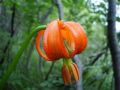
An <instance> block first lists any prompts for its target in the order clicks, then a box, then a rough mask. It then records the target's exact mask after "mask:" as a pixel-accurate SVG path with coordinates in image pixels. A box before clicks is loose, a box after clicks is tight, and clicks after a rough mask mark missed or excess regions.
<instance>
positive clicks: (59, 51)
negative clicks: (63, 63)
mask: <svg viewBox="0 0 120 90" xmlns="http://www.w3.org/2000/svg"><path fill="white" fill-rule="evenodd" d="M43 38H44V41H43V46H44V49H45V52H46V54H47V56H48V57H49V58H50V59H53V60H56V59H59V58H63V57H64V56H66V57H69V54H68V52H67V50H66V48H65V46H64V40H63V38H62V36H61V32H60V28H59V25H58V21H57V20H55V21H52V22H51V23H50V24H49V25H48V26H47V28H46V30H45V34H44V37H43Z"/></svg>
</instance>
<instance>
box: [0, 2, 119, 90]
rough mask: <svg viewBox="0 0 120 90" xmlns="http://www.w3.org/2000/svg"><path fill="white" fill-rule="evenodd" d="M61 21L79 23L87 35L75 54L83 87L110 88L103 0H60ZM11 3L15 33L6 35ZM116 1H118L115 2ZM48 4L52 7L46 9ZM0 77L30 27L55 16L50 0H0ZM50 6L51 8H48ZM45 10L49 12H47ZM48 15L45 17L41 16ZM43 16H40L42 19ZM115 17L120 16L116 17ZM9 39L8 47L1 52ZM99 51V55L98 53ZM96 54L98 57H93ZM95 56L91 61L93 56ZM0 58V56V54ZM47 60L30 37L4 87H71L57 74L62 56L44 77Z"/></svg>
mask: <svg viewBox="0 0 120 90" xmlns="http://www.w3.org/2000/svg"><path fill="white" fill-rule="evenodd" d="M62 3H63V9H64V20H65V21H76V22H78V23H80V24H81V25H83V27H84V28H85V31H86V33H87V36H88V46H87V49H86V50H85V51H84V52H83V53H82V54H80V55H79V57H80V59H81V61H82V64H83V66H84V67H83V88H84V90H112V89H113V88H114V86H113V83H114V81H113V71H112V63H111V57H110V52H109V50H108V48H107V40H106V25H107V24H106V23H107V17H106V15H107V6H106V5H107V2H106V0H105V1H104V0H103V2H101V3H99V4H98V5H96V4H95V3H92V0H62ZM14 4H15V8H16V11H15V23H14V30H15V34H14V36H13V37H10V33H11V32H10V27H11V26H10V25H11V24H10V20H11V14H12V9H11V7H13V5H14ZM119 4H120V2H118V5H119ZM51 7H52V9H50V8H51ZM0 8H1V13H0V14H1V17H0V20H1V21H0V22H1V23H0V26H1V28H0V41H1V44H0V57H5V58H4V63H3V64H2V65H0V77H2V75H3V73H4V71H5V70H6V68H7V67H8V65H9V64H10V63H11V62H12V59H13V57H14V55H15V54H16V53H17V51H18V49H19V48H20V46H21V43H22V42H23V41H24V40H25V39H26V37H27V36H28V35H29V34H30V32H31V30H32V28H33V27H35V26H37V25H42V24H47V23H49V22H50V21H52V20H54V19H57V18H58V10H57V7H56V6H55V4H54V1H52V0H3V1H2V3H0ZM50 10H51V11H50ZM48 11H49V13H47V12H48ZM46 14H47V15H48V16H47V17H46V18H44V16H46ZM43 18H44V20H43ZM117 18H118V19H117V20H118V21H120V20H119V18H120V17H117ZM9 39H10V44H9V48H8V50H7V52H6V53H3V50H4V47H5V46H6V44H7V42H8V41H9ZM100 53H101V56H99V54H100ZM97 57H98V58H97ZM96 58H97V60H96V61H95V62H94V63H92V62H93V61H94V60H95V59H96ZM0 59H1V58H0ZM51 64H52V63H51V62H46V61H44V60H43V59H42V58H41V57H40V56H39V55H38V53H37V52H36V49H35V45H34V39H33V40H32V42H31V43H30V44H29V46H28V47H27V49H26V50H25V52H24V54H23V55H22V57H21V58H20V60H19V64H18V65H17V68H16V70H15V71H14V72H13V73H12V75H11V76H10V78H9V80H8V82H7V83H6V85H5V88H4V89H5V90H75V86H74V84H73V85H72V86H65V85H64V84H63V80H62V76H61V66H62V60H59V61H56V62H55V65H54V67H53V70H52V72H51V73H50V75H49V77H48V79H47V80H45V78H46V75H47V73H48V71H49V68H50V67H51Z"/></svg>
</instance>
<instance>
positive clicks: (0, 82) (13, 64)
mask: <svg viewBox="0 0 120 90" xmlns="http://www.w3.org/2000/svg"><path fill="white" fill-rule="evenodd" d="M45 28H46V25H42V26H38V27H36V28H34V29H33V31H32V32H31V33H30V34H29V36H28V37H27V38H26V40H25V41H24V42H23V43H22V45H21V47H20V49H19V50H18V52H17V54H16V55H15V57H14V58H13V60H12V62H11V64H10V65H9V66H8V68H7V70H6V72H5V73H4V75H3V77H2V79H1V80H0V90H1V89H2V88H3V87H4V85H5V83H6V82H7V80H8V79H9V77H10V75H11V74H12V72H13V71H14V70H15V68H16V66H17V63H18V61H19V59H20V57H21V55H22V54H23V52H24V50H25V49H26V48H27V46H28V45H29V43H30V41H31V39H32V37H33V36H34V35H35V34H36V33H37V32H38V31H39V30H43V29H45Z"/></svg>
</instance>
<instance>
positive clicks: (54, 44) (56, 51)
mask: <svg viewBox="0 0 120 90" xmlns="http://www.w3.org/2000/svg"><path fill="white" fill-rule="evenodd" d="M41 39H42V42H41V41H40V40H41ZM87 42H88V41H87V36H86V33H85V31H84V29H83V27H82V26H81V25H80V24H78V23H75V22H63V21H61V20H54V21H52V22H50V23H49V24H48V26H47V27H46V29H45V30H41V31H39V32H38V34H37V36H36V40H35V44H36V49H37V51H38V53H39V55H40V56H42V57H43V58H44V59H45V60H48V61H55V60H58V59H60V58H63V59H64V60H63V61H64V62H63V67H62V77H63V80H64V83H65V84H71V83H72V82H73V81H78V80H79V79H80V75H79V70H78V67H77V65H76V64H75V63H73V62H72V60H71V59H70V58H72V57H74V56H75V55H76V54H79V53H81V52H82V51H83V50H84V49H85V48H86V46H87ZM40 45H42V48H41V47H40Z"/></svg>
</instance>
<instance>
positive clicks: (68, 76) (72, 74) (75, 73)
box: [62, 59, 80, 84]
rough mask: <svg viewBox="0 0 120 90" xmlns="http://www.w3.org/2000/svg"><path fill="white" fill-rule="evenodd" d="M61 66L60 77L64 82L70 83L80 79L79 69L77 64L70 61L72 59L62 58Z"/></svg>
mask: <svg viewBox="0 0 120 90" xmlns="http://www.w3.org/2000/svg"><path fill="white" fill-rule="evenodd" d="M64 62H65V63H64V64H63V67H62V77H63V81H64V83H65V84H72V82H73V81H78V80H79V79H80V74H79V70H78V68H77V65H76V64H75V63H73V62H72V60H68V59H67V60H66V59H65V60H64Z"/></svg>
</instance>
